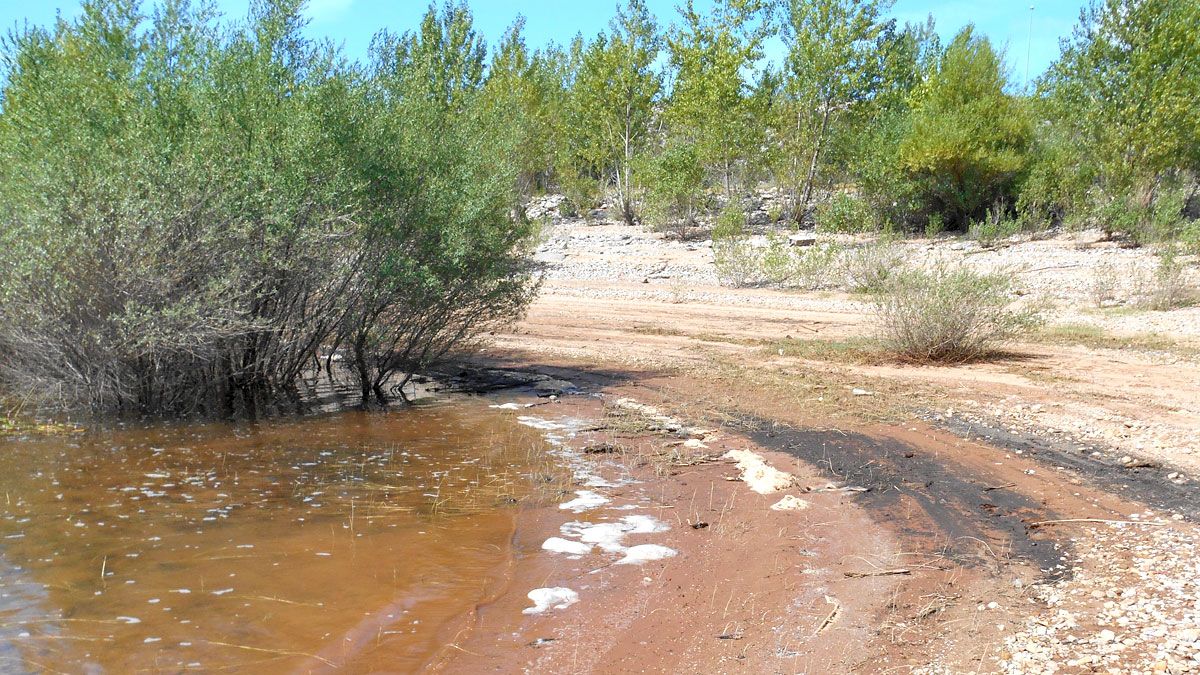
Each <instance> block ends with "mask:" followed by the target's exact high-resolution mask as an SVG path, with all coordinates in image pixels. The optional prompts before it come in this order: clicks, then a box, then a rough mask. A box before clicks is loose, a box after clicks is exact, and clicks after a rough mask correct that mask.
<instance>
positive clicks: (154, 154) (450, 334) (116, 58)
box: [0, 0, 534, 415]
mask: <svg viewBox="0 0 1200 675" xmlns="http://www.w3.org/2000/svg"><path fill="white" fill-rule="evenodd" d="M301 10H302V3H301V2H300V1H299V0H269V1H268V0H264V1H262V2H255V3H254V4H253V7H252V10H251V13H250V15H249V17H248V18H247V19H246V20H244V21H242V22H238V23H234V24H233V25H229V26H225V25H219V24H217V23H216V17H215V16H214V15H213V14H212V13H211V12H209V11H206V10H204V9H193V8H191V7H190V6H189V4H188V3H187V2H186V1H185V0H168V1H166V2H164V3H163V4H160V5H157V6H155V7H154V9H153V11H152V13H151V14H150V16H149V17H146V16H144V15H143V14H142V12H141V8H140V5H139V4H138V3H137V2H135V1H134V0H90V1H89V2H86V3H84V6H83V12H82V14H81V16H80V17H79V18H78V19H75V20H70V21H68V20H65V19H64V20H60V21H59V22H58V23H57V24H56V25H55V26H54V27H53V28H52V29H51V30H44V29H40V28H28V29H25V30H23V31H20V32H16V33H14V34H12V35H11V36H10V38H9V39H8V40H7V41H6V43H5V44H4V49H3V59H4V63H5V66H6V68H5V70H6V74H7V79H6V81H5V83H4V88H3V108H2V112H0V205H2V206H0V209H2V211H0V218H2V219H3V222H4V227H3V228H0V242H2V243H3V246H0V384H2V385H3V386H4V387H5V389H7V390H10V391H12V390H15V391H17V392H19V393H21V394H23V395H24V394H28V395H31V396H33V397H34V398H35V400H37V399H40V400H42V401H43V402H45V403H47V404H53V405H56V406H63V407H75V406H85V407H89V408H91V409H93V410H96V411H101V412H124V413H134V414H193V413H204V414H235V413H245V414H250V415H253V414H256V413H259V412H262V411H264V409H266V408H270V407H275V406H279V405H281V404H283V405H287V406H289V407H290V406H292V405H300V404H301V403H302V399H303V396H302V394H303V390H304V388H305V387H307V386H310V385H311V384H312V382H311V379H310V376H311V374H312V371H313V368H312V366H313V363H314V359H315V357H316V355H317V354H319V353H322V352H324V353H326V354H331V353H332V352H333V350H335V349H336V348H337V347H338V346H339V345H340V346H343V347H348V348H349V350H348V351H349V352H350V354H349V356H350V358H348V359H346V361H345V363H346V364H347V365H348V366H349V368H348V369H346V370H345V371H339V373H338V376H337V378H338V380H339V381H341V380H342V379H343V378H346V379H348V382H347V383H355V384H358V385H360V386H361V391H362V400H363V404H364V405H365V404H368V403H371V402H375V401H380V400H383V399H385V398H388V397H389V396H390V394H391V393H392V392H389V391H387V389H386V388H385V384H386V383H389V382H392V381H393V380H392V379H391V377H392V376H393V375H398V376H400V377H399V383H400V384H402V383H403V382H404V380H405V378H406V376H407V375H409V374H411V373H412V372H414V371H415V370H417V369H420V368H423V367H425V366H426V365H428V364H429V363H430V362H431V361H432V360H434V359H436V358H439V357H440V356H442V355H443V354H445V353H446V351H447V350H449V349H451V348H453V347H454V346H455V345H459V344H463V343H464V342H469V341H470V339H471V338H472V337H473V336H475V335H478V334H479V332H480V331H484V330H487V329H488V328H489V327H490V326H494V325H495V324H496V323H497V322H500V321H504V320H505V319H506V318H509V317H512V316H513V315H514V314H515V313H517V312H519V311H520V310H521V308H522V307H523V306H524V304H525V303H527V302H528V300H529V298H530V292H531V289H532V288H533V287H534V284H533V282H532V279H531V276H530V274H529V272H530V270H529V267H528V264H527V260H528V259H527V257H526V255H525V247H524V245H525V242H526V241H527V240H528V238H529V236H530V229H529V228H528V227H527V226H524V225H521V224H517V223H513V222H511V221H510V220H509V218H508V217H507V212H506V207H507V205H508V204H509V203H510V201H511V193H512V185H513V179H514V175H515V169H514V167H513V166H511V164H510V163H509V162H508V161H507V157H509V155H508V154H507V153H505V152H502V151H500V150H501V149H499V148H498V147H497V145H496V141H495V140H493V139H494V138H496V137H497V134H494V133H492V128H493V124H494V118H493V116H491V115H489V114H488V111H487V110H486V109H485V108H481V107H480V106H479V105H478V103H477V100H478V89H479V86H480V82H481V76H482V54H483V52H482V51H481V43H479V42H478V41H477V40H476V39H475V38H474V37H472V35H473V31H472V30H471V29H470V21H469V14H468V13H466V12H465V9H464V8H463V7H461V6H459V7H454V6H448V7H447V8H446V10H445V12H443V13H440V14H439V13H436V12H434V11H431V13H430V16H428V17H426V21H425V22H424V23H423V24H422V27H421V30H420V31H419V32H418V33H415V34H410V35H405V36H400V37H396V38H391V37H389V36H386V35H384V36H381V37H380V39H378V40H377V41H376V43H375V45H376V47H377V49H376V52H375V55H376V61H375V63H373V64H371V66H370V67H369V68H364V67H360V66H358V65H356V64H351V63H349V62H347V61H346V60H345V59H344V58H342V57H341V55H340V54H339V53H338V52H337V51H336V49H334V48H332V47H331V46H329V45H326V44H318V43H313V42H310V41H308V40H306V39H305V38H304V37H303V29H304V20H303V14H302V12H301ZM326 363H327V364H328V363H330V362H329V361H327V362H326ZM327 372H331V369H329V368H328V366H327ZM331 376H332V375H331Z"/></svg>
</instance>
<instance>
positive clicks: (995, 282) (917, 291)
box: [875, 266, 1037, 363]
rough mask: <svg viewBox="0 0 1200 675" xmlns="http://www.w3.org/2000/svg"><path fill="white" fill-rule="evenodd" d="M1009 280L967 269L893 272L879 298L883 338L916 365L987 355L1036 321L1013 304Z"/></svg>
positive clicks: (904, 357) (950, 268)
mask: <svg viewBox="0 0 1200 675" xmlns="http://www.w3.org/2000/svg"><path fill="white" fill-rule="evenodd" d="M1011 284H1012V282H1011V278H1010V277H1009V276H1008V275H1005V274H980V273H978V272H974V271H972V270H969V269H966V268H963V267H948V266H938V267H934V268H932V269H918V268H908V269H902V270H899V271H897V272H896V273H895V274H893V275H891V277H890V278H889V279H888V281H887V284H886V286H885V288H884V290H883V292H881V293H880V294H879V295H878V296H877V297H876V301H875V311H876V317H877V319H878V322H879V339H880V341H881V342H882V344H883V346H884V348H885V349H887V350H888V351H890V352H892V353H893V354H895V355H896V356H898V357H900V358H903V359H905V360H908V361H914V362H917V363H963V362H967V361H973V360H976V359H980V358H983V357H986V356H988V355H989V354H991V353H993V352H995V351H996V350H998V349H999V348H1001V347H1003V346H1004V345H1005V344H1006V343H1008V342H1009V341H1011V340H1014V339H1016V338H1019V337H1020V336H1022V335H1024V334H1026V333H1027V332H1029V331H1030V330H1032V329H1033V328H1034V327H1035V326H1036V325H1037V317H1036V316H1035V315H1034V314H1033V313H1031V312H1029V311H1027V310H1020V309H1014V308H1012V307H1011V300H1010V298H1009V294H1010V290H1011Z"/></svg>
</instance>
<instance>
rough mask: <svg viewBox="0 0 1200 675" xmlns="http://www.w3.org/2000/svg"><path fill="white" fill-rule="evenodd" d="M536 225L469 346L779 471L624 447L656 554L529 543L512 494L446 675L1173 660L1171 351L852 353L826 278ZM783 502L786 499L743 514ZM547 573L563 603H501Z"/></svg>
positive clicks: (624, 496) (610, 231)
mask: <svg viewBox="0 0 1200 675" xmlns="http://www.w3.org/2000/svg"><path fill="white" fill-rule="evenodd" d="M556 241H560V242H562V241H565V242H566V243H565V244H563V245H561V246H558V245H552V246H551V248H552V249H553V251H554V256H553V257H554V260H556V261H557V263H556V266H555V267H554V268H553V269H554V270H556V271H554V272H552V273H551V275H550V277H549V278H548V281H547V283H546V286H545V287H544V289H543V293H542V295H541V297H540V298H539V299H538V301H537V302H536V303H535V304H534V306H533V307H532V308H531V310H530V311H529V313H528V316H527V317H526V318H525V320H524V321H522V322H521V323H520V324H519V325H518V326H517V327H515V329H513V330H512V331H511V332H509V333H506V334H502V335H497V336H495V340H494V345H493V348H492V349H491V350H490V351H489V354H488V357H487V360H488V362H489V363H493V364H497V365H504V366H516V367H522V368H531V369H535V370H538V371H540V372H544V373H547V374H550V375H553V376H554V377H559V378H564V379H568V380H572V381H574V382H576V383H578V384H579V385H580V386H581V387H582V388H583V389H584V390H585V391H587V392H589V393H591V394H595V395H597V396H599V400H600V401H604V402H607V403H606V404H604V405H601V404H600V403H597V399H596V398H594V397H587V398H581V397H567V398H565V399H563V400H562V401H561V402H559V403H558V404H556V405H554V406H551V407H550V409H553V411H555V413H556V414H560V415H568V416H583V417H588V418H591V419H599V420H603V419H605V414H606V413H605V410H607V405H608V404H611V402H612V401H614V400H616V399H617V398H619V397H632V398H634V399H636V400H639V401H644V402H647V403H650V404H652V405H655V406H658V407H660V408H661V409H663V410H666V411H668V412H669V413H670V414H671V415H673V416H675V417H677V418H678V419H683V420H687V421H688V422H689V423H692V424H696V425H700V426H705V427H709V428H713V429H716V430H717V433H716V435H715V436H713V437H710V438H709V437H706V438H705V441H704V442H705V443H706V445H707V446H708V449H709V450H711V451H712V454H713V455H714V456H715V455H719V454H720V453H723V452H725V451H726V450H729V449H751V450H754V451H757V452H759V453H761V455H762V456H763V457H764V458H766V459H767V461H768V462H770V463H771V464H772V465H774V466H776V467H778V468H780V469H784V470H786V471H788V472H789V473H791V474H793V475H794V476H795V477H796V483H795V485H794V486H793V487H791V488H789V489H788V490H785V491H783V492H781V493H778V494H772V495H758V494H755V493H753V492H751V491H749V490H748V489H747V487H746V485H745V484H743V483H741V482H731V481H730V480H729V478H731V477H733V476H734V475H735V473H736V472H735V471H734V469H733V467H732V466H731V465H730V463H729V462H727V461H718V462H713V463H702V464H691V463H684V464H682V465H680V464H677V463H672V462H669V461H668V462H666V463H664V462H662V461H650V462H648V463H647V464H645V465H640V466H639V465H638V462H636V461H635V462H633V464H632V467H633V468H630V469H628V470H629V472H630V473H629V474H628V475H629V476H633V477H635V478H636V480H637V481H638V483H636V484H635V485H631V486H628V487H625V488H622V489H620V490H617V491H616V492H615V493H614V494H612V495H610V496H611V497H612V498H613V504H615V505H618V506H619V505H620V504H621V503H624V504H627V505H629V506H630V507H631V508H632V507H633V506H635V505H636V506H639V507H642V508H649V509H651V511H652V512H653V513H655V514H657V517H658V518H660V519H661V520H662V521H664V522H667V523H669V524H670V526H671V528H670V531H669V532H666V533H664V534H663V535H662V539H660V540H658V541H660V542H661V543H663V544H665V545H666V546H669V547H671V548H672V549H673V550H675V551H677V553H678V555H676V556H674V557H671V558H669V559H665V560H661V561H655V562H649V563H646V564H644V565H641V566H636V567H635V566H629V565H611V564H609V565H602V566H597V564H596V561H595V560H589V559H587V558H586V557H585V558H583V559H582V560H571V559H564V558H563V557H562V556H555V555H551V554H548V553H547V552H546V551H543V550H541V542H542V541H544V540H545V539H547V538H548V537H550V536H553V535H554V534H555V533H556V532H558V531H559V530H560V529H561V528H562V527H564V523H566V522H568V521H569V520H570V518H572V517H573V516H572V515H571V514H563V513H560V512H559V511H558V510H557V509H552V508H551V509H540V510H535V511H533V512H531V513H529V514H528V515H527V518H526V522H525V523H524V525H523V526H522V527H521V528H519V530H518V535H517V542H516V543H517V546H518V550H519V551H520V552H521V553H520V560H519V562H518V564H517V566H516V569H517V570H519V572H518V573H517V575H516V577H515V578H514V579H513V582H512V585H511V587H510V591H509V592H507V593H504V594H502V596H501V597H500V598H499V599H498V600H497V602H495V603H493V604H490V605H488V606H486V607H482V608H480V612H479V616H478V619H477V621H476V622H475V625H474V626H473V627H472V628H471V629H470V630H468V631H466V632H465V633H463V634H462V635H461V636H459V638H458V639H457V640H456V641H455V642H454V644H455V648H454V649H455V650H456V654H455V658H453V659H451V660H450V661H449V662H448V665H447V669H448V670H449V671H451V672H597V673H600V672H603V673H608V672H682V671H690V672H780V673H784V672H788V673H790V672H954V673H957V672H998V671H1003V672H1023V673H1033V672H1096V671H1100V672H1105V671H1107V672H1132V671H1134V670H1137V669H1141V670H1144V671H1145V672H1172V673H1174V672H1193V671H1195V672H1200V642H1197V639H1200V633H1195V632H1189V631H1194V629H1197V628H1200V624H1198V620H1200V619H1198V614H1200V606H1197V605H1196V603H1195V601H1194V598H1195V597H1196V595H1197V592H1200V585H1198V580H1200V568H1197V567H1195V566H1194V565H1190V564H1188V563H1186V562H1183V563H1180V562H1178V560H1177V558H1176V557H1175V556H1174V555H1173V551H1174V550H1193V549H1194V548H1195V546H1196V542H1197V541H1198V540H1200V536H1197V532H1196V529H1195V528H1194V526H1193V525H1191V524H1190V522H1189V521H1190V520H1191V519H1193V518H1195V517H1197V516H1200V489H1198V487H1197V483H1196V482H1195V481H1194V480H1193V478H1192V476H1197V475H1200V456H1198V455H1197V454H1196V450H1197V448H1196V439H1197V438H1198V437H1200V362H1198V361H1197V360H1195V359H1193V358H1190V357H1189V356H1188V353H1187V352H1186V350H1180V349H1167V350H1158V351H1152V350H1148V349H1129V348H1097V347H1087V346H1084V345H1081V344H1070V343H1066V344H1049V343H1039V344H1029V345H1018V346H1017V347H1016V348H1015V349H1014V350H1013V352H1014V353H1013V355H1012V356H1011V357H1010V358H1007V359H1003V360H999V361H995V362H991V363H986V364H978V365H971V366H963V367H956V368H938V367H920V368H917V367H908V366H900V365H896V364H888V363H881V362H878V361H874V362H873V361H871V360H867V361H864V360H862V359H860V358H857V357H856V356H855V353H854V351H853V349H852V347H853V345H854V344H855V343H854V341H855V340H856V339H859V338H862V337H863V336H866V335H869V334H870V330H871V328H870V325H871V324H870V321H871V317H870V313H869V307H868V306H866V305H865V304H864V303H863V302H861V301H860V300H857V299H855V298H853V297H849V296H846V295H842V294H836V293H809V294H794V293H782V292H777V291H770V290H763V289H752V290H737V291H732V290H729V289H723V288H720V287H718V286H715V285H713V284H712V283H711V269H706V267H705V266H706V265H708V262H707V260H708V258H707V257H706V256H708V255H709V253H708V252H707V251H706V250H704V248H703V247H702V246H696V245H692V244H678V243H672V242H666V241H663V240H661V238H657V235H651V234H647V233H643V232H635V231H632V230H628V229H626V228H613V227H607V228H598V229H597V228H586V227H584V226H582V225H579V224H576V225H575V226H572V227H567V228H566V231H565V232H560V236H559V238H558V240H556ZM614 242H617V243H618V244H619V245H620V246H622V247H624V249H623V250H621V251H618V252H617V253H619V255H617V256H615V257H614V256H613V252H612V251H611V250H609V247H611V246H613V245H615V244H614ZM1119 318H1120V320H1121V321H1122V322H1124V324H1123V325H1128V324H1129V322H1130V320H1129V319H1128V317H1124V316H1122V317H1119ZM1176 318H1177V317H1170V320H1176ZM1154 320H1155V321H1160V322H1161V321H1167V319H1163V318H1158V317H1156V318H1154ZM1186 339H1190V338H1186ZM1173 344H1174V345H1175V346H1178V343H1173ZM1184 344H1191V343H1188V342H1186V340H1185V342H1184ZM550 409H547V414H549V412H550ZM598 428H599V431H597V432H594V433H592V434H591V435H587V434H585V435H583V436H582V437H580V438H579V439H577V441H578V442H579V443H583V444H586V443H595V442H598V441H603V442H610V443H616V444H618V445H621V444H624V445H625V446H628V447H625V452H626V453H627V454H626V455H623V456H625V457H627V458H628V457H643V458H644V457H662V456H664V453H667V456H671V455H670V453H671V452H673V451H672V450H671V448H674V447H676V446H677V445H678V443H679V442H681V441H680V439H676V438H663V437H656V436H654V435H649V436H647V435H644V434H643V435H639V434H636V433H635V434H632V435H631V434H629V433H628V430H625V431H620V430H616V431H614V430H613V429H612V428H609V427H606V425H605V424H600V425H599V427H598ZM596 434H599V437H597V436H596ZM631 448H640V449H631ZM623 465H624V466H626V467H629V466H631V465H630V463H629V462H628V461H625V462H624V464H623ZM784 495H792V496H793V497H795V498H798V499H801V500H803V501H804V502H805V503H806V505H807V508H805V509H804V510H802V511H773V510H771V509H770V508H769V507H770V506H771V505H772V504H773V503H775V502H777V501H778V500H779V499H780V498H781V496H784ZM599 517H600V518H601V520H603V519H604V518H605V517H609V518H611V517H615V516H611V515H610V516H599ZM1146 522H1148V523H1151V524H1147V525H1141V524H1138V523H1146ZM695 523H705V526H704V527H701V528H693V527H691V525H692V524H695ZM1125 523H1134V524H1125ZM1103 551H1112V552H1113V554H1112V555H1111V556H1106V555H1104V553H1103ZM1145 570H1156V573H1155V574H1152V575H1151V574H1147V573H1146V572H1145ZM547 586H563V587H571V588H575V589H578V592H579V595H580V600H579V602H578V604H576V605H573V606H571V607H569V608H566V609H563V610H561V611H554V612H550V613H547V614H544V615H538V616H535V617H525V618H520V619H518V618H517V617H520V616H521V615H520V612H521V609H522V608H523V607H525V606H527V605H528V604H529V601H528V599H526V598H525V597H524V592H525V591H526V590H528V589H530V588H536V587H547ZM514 627H515V628H514Z"/></svg>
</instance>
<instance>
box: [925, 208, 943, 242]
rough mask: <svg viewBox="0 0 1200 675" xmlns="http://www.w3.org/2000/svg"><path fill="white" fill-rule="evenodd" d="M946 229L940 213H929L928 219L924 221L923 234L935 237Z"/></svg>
mask: <svg viewBox="0 0 1200 675" xmlns="http://www.w3.org/2000/svg"><path fill="white" fill-rule="evenodd" d="M945 231H946V221H945V220H943V219H942V214H940V213H936V212H935V213H931V214H929V219H928V220H927V221H925V236H926V237H936V236H938V235H939V234H941V233H943V232H945Z"/></svg>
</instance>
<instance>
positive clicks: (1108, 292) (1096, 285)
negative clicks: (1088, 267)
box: [1088, 264, 1120, 307]
mask: <svg viewBox="0 0 1200 675" xmlns="http://www.w3.org/2000/svg"><path fill="white" fill-rule="evenodd" d="M1119 287H1120V278H1119V277H1118V275H1117V268H1115V267H1113V266H1112V265H1109V264H1104V265H1097V266H1096V268H1095V269H1094V270H1092V278H1091V279H1090V280H1089V281H1088V292H1089V293H1090V294H1091V296H1092V302H1093V303H1095V305H1096V307H1103V306H1104V305H1105V303H1108V302H1113V301H1115V300H1116V299H1117V290H1118V288H1119Z"/></svg>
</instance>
